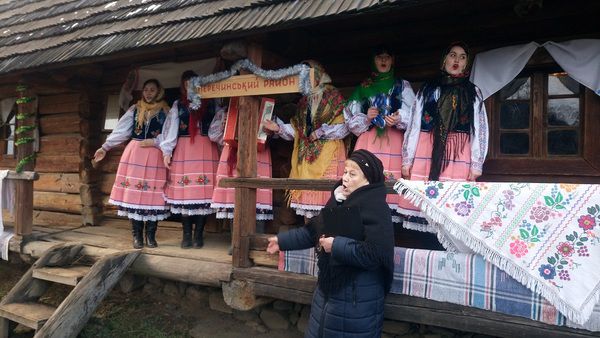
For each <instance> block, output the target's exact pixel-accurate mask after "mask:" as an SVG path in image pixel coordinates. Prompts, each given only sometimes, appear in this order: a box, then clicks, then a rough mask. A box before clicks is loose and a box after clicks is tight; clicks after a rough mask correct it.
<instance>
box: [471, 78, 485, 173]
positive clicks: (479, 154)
mask: <svg viewBox="0 0 600 338" xmlns="http://www.w3.org/2000/svg"><path fill="white" fill-rule="evenodd" d="M476 91H477V95H476V97H475V102H474V103H473V105H474V107H473V111H474V114H473V119H474V121H472V123H473V133H472V134H471V169H474V170H476V171H478V172H480V173H481V172H482V169H483V162H485V157H486V156H487V152H488V142H489V129H488V128H489V127H488V120H487V113H486V110H485V104H484V103H483V95H482V94H481V90H479V88H476Z"/></svg>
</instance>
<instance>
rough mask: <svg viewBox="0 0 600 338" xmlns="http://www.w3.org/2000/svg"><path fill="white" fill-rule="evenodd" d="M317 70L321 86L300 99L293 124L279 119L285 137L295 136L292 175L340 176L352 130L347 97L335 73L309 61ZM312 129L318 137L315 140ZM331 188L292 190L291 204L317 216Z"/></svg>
mask: <svg viewBox="0 0 600 338" xmlns="http://www.w3.org/2000/svg"><path fill="white" fill-rule="evenodd" d="M308 63H309V64H310V66H311V68H313V69H314V71H315V81H316V82H317V86H316V87H315V88H313V89H312V91H311V93H310V95H309V96H305V97H302V99H300V101H299V102H298V113H297V114H296V115H295V116H294V117H292V119H291V121H290V123H289V124H284V123H283V122H282V121H281V120H279V119H277V124H278V125H279V132H278V133H277V135H279V136H280V137H281V138H283V139H285V140H288V141H291V140H294V150H293V152H292V159H291V162H292V163H291V171H290V176H289V177H290V178H304V179H320V178H338V177H340V176H342V174H343V173H344V161H345V160H346V147H345V144H344V138H345V137H346V136H347V135H348V134H349V131H348V128H347V127H346V124H345V123H344V115H343V106H344V102H343V101H344V99H343V97H342V95H341V93H340V92H339V91H338V90H337V89H336V88H335V87H334V86H332V85H331V84H330V83H331V77H330V76H329V75H328V74H327V73H325V71H324V69H323V67H322V66H321V65H320V64H318V63H317V62H315V61H309V62H308ZM312 133H315V135H316V136H317V137H318V139H316V140H314V141H311V140H310V136H311V134H312ZM330 195H331V194H330V193H329V192H327V191H309V190H292V191H289V201H290V207H291V208H293V209H295V210H296V213H297V214H298V215H303V216H305V217H307V218H311V217H314V216H316V215H317V214H318V213H319V210H321V209H322V208H323V206H324V205H325V204H326V203H327V201H328V200H329V197H330Z"/></svg>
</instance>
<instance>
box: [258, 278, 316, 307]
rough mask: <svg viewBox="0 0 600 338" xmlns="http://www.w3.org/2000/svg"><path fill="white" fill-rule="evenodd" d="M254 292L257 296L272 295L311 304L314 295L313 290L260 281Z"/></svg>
mask: <svg viewBox="0 0 600 338" xmlns="http://www.w3.org/2000/svg"><path fill="white" fill-rule="evenodd" d="M254 294H255V296H264V297H271V298H275V299H282V300H287V301H288V302H294V303H300V304H310V303H311V302H312V297H313V293H312V292H305V291H300V290H297V289H295V288H292V289H288V288H284V287H280V286H275V285H268V284H260V283H255V284H254Z"/></svg>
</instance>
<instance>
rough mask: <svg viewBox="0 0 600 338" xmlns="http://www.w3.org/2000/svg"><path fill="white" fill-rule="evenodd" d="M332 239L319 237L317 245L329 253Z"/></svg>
mask: <svg viewBox="0 0 600 338" xmlns="http://www.w3.org/2000/svg"><path fill="white" fill-rule="evenodd" d="M333 239H334V237H321V238H319V245H321V247H322V248H323V250H324V251H325V252H327V253H331V247H332V246H333Z"/></svg>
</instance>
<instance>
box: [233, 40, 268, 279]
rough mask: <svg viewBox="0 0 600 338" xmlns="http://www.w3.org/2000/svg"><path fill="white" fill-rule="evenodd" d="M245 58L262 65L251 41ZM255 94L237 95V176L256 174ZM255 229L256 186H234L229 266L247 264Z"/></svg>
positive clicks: (256, 107) (256, 110) (256, 125)
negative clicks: (254, 187)
mask: <svg viewBox="0 0 600 338" xmlns="http://www.w3.org/2000/svg"><path fill="white" fill-rule="evenodd" d="M248 58H249V59H250V60H252V62H254V63H255V64H256V65H257V66H261V64H262V49H261V47H260V46H258V45H255V44H251V45H249V46H248ZM259 106H260V103H259V99H258V98H256V97H249V96H248V97H240V101H239V114H238V116H239V120H238V123H239V125H238V153H237V174H238V177H256V167H257V163H256V135H257V132H258V109H259ZM254 232H256V189H252V188H236V189H235V209H234V213H233V229H232V242H233V243H232V244H233V254H232V256H233V266H234V267H250V266H251V262H250V236H251V235H253V234H254Z"/></svg>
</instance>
